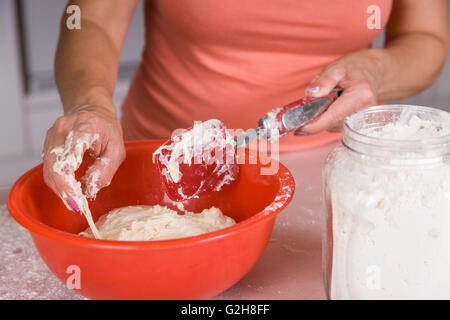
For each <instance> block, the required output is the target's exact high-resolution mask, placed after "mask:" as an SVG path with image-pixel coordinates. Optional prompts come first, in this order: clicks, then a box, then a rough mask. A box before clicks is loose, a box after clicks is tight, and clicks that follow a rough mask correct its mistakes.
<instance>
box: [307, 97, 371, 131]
mask: <svg viewBox="0 0 450 320" xmlns="http://www.w3.org/2000/svg"><path fill="white" fill-rule="evenodd" d="M365 106H367V104H366V103H365V101H361V97H360V95H359V94H358V92H355V91H350V90H344V92H343V93H342V95H341V96H340V97H339V98H338V99H337V100H336V101H335V102H334V103H333V104H331V106H330V107H329V108H328V110H327V111H325V112H324V113H323V114H322V115H320V116H319V117H318V118H317V120H315V121H314V122H312V123H310V124H309V125H307V126H305V127H303V128H302V129H301V131H303V132H306V133H308V134H314V133H318V132H322V131H325V130H339V129H340V128H341V127H342V124H343V122H344V120H345V117H346V116H347V115H349V114H350V113H352V112H353V111H355V110H357V109H360V108H362V107H365Z"/></svg>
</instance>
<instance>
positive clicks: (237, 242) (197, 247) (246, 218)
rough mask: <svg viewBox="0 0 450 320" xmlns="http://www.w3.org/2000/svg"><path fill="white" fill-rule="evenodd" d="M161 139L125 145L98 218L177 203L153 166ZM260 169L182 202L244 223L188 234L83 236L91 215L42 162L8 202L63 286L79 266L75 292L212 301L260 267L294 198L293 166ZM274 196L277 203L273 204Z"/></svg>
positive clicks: (248, 167) (243, 168) (97, 207)
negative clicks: (69, 198) (136, 238)
mask: <svg viewBox="0 0 450 320" xmlns="http://www.w3.org/2000/svg"><path fill="white" fill-rule="evenodd" d="M162 142H163V141H162V140H161V141H159V140H158V141H155V140H153V141H138V142H128V143H126V149H127V158H126V160H125V161H124V163H123V164H122V165H121V167H120V168H119V170H118V171H117V173H116V175H115V177H114V179H113V181H112V183H111V185H110V186H109V187H108V188H105V189H104V190H101V191H100V192H99V194H98V196H97V199H96V200H95V201H93V202H92V203H91V210H92V214H93V218H94V220H97V219H98V217H99V216H101V215H102V214H105V213H107V212H108V211H110V210H111V209H113V208H117V207H122V206H128V205H138V204H139V205H155V204H163V205H167V206H169V207H172V208H173V205H172V202H171V201H170V200H169V199H168V198H167V195H165V194H164V191H163V188H162V185H161V181H160V178H159V175H158V172H157V170H156V167H155V166H154V165H153V163H152V153H153V151H154V150H156V149H157V148H158V146H159V145H160V144H161V143H162ZM84 167H86V165H85V164H84ZM261 167H263V165H261V164H243V165H240V168H239V169H240V173H239V177H238V180H237V181H235V182H234V183H232V184H230V185H228V186H225V187H224V188H223V189H222V190H221V191H220V192H215V193H211V194H208V195H206V196H203V197H201V198H199V199H192V200H187V201H185V202H183V203H184V205H185V208H186V209H188V210H190V211H195V212H200V211H201V210H202V209H204V208H209V207H211V206H216V207H218V208H220V209H221V210H222V211H223V213H224V214H226V215H228V216H230V217H232V218H234V219H235V220H236V221H237V222H238V223H237V224H236V225H234V226H232V227H229V228H226V229H222V230H219V231H216V232H211V233H207V234H203V235H199V236H195V237H188V238H182V239H174V240H163V241H148V242H121V241H105V240H95V239H88V238H84V237H80V236H78V235H77V233H78V232H80V231H82V230H84V229H85V228H86V227H87V223H86V221H85V219H84V218H83V217H82V216H79V215H77V214H75V213H73V212H69V211H68V210H67V209H66V208H65V207H64V205H63V203H62V202H61V200H60V199H59V198H58V197H57V196H56V195H55V194H54V193H53V192H52V191H51V190H50V189H49V188H48V187H47V186H46V185H45V184H44V181H43V178H42V165H39V166H37V167H35V168H33V169H31V170H30V171H28V172H27V173H25V174H24V175H23V176H22V177H21V178H19V180H18V181H17V182H16V183H15V184H14V186H13V187H12V189H11V191H10V193H9V195H8V202H7V204H8V209H9V210H10V212H11V215H12V216H13V217H14V219H16V221H17V222H19V223H20V224H21V225H22V226H24V227H25V228H27V229H28V230H29V231H30V233H31V236H32V238H33V241H34V244H35V245H36V248H37V249H38V251H39V253H40V255H41V257H42V259H43V260H44V261H45V263H46V264H47V266H48V267H49V269H50V270H51V271H52V272H53V273H54V274H55V275H56V276H57V277H58V278H59V279H60V280H61V281H63V283H67V281H69V282H71V280H72V279H73V276H72V275H73V272H74V271H73V270H74V269H73V267H71V266H77V267H79V270H80V274H79V275H80V280H81V281H80V285H81V288H80V289H76V291H78V292H79V293H81V294H82V295H84V296H86V297H89V298H94V299H205V298H210V297H213V296H215V295H217V294H218V293H220V292H222V291H224V290H226V289H227V288H229V287H231V286H232V285H233V284H235V283H236V282H237V281H239V280H240V279H241V278H242V277H243V276H244V275H245V274H246V273H247V272H248V271H249V270H250V269H251V268H252V267H253V265H254V264H255V263H256V261H257V260H258V259H259V257H260V256H261V254H262V252H263V250H264V248H265V246H266V244H267V242H268V239H269V237H270V234H271V232H272V228H273V225H274V222H275V217H276V216H277V214H278V213H280V212H281V211H282V210H283V209H284V207H285V206H286V205H287V204H288V203H289V201H290V199H291V198H292V195H293V193H294V179H293V178H292V176H291V174H290V173H289V171H288V170H287V169H286V168H285V167H284V166H283V165H281V164H279V170H278V173H277V174H276V175H261V173H260V169H261ZM80 170H81V171H82V170H83V169H80ZM275 199H277V200H278V201H277V202H276V203H273V202H274V200H275ZM71 276H72V277H71ZM69 277H71V278H69Z"/></svg>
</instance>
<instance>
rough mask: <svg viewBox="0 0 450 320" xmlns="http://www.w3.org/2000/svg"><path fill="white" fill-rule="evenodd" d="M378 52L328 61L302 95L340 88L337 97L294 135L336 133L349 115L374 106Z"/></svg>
mask: <svg viewBox="0 0 450 320" xmlns="http://www.w3.org/2000/svg"><path fill="white" fill-rule="evenodd" d="M382 59H387V57H386V56H385V54H384V53H383V51H382V49H368V50H364V51H359V52H356V53H351V54H348V55H345V56H343V57H342V58H340V59H338V60H336V61H334V62H332V63H331V64H329V65H328V66H326V67H325V68H324V69H323V71H322V72H321V73H320V74H319V75H318V76H317V77H316V78H315V79H314V80H313V81H312V82H311V84H310V85H309V86H308V88H307V89H306V95H307V96H310V97H320V96H324V95H326V94H328V93H329V92H330V91H331V90H332V89H333V88H334V87H336V86H340V87H342V88H343V89H344V91H343V93H342V94H341V96H340V97H339V98H338V99H337V100H336V101H335V102H334V103H333V104H332V105H331V106H330V107H329V108H328V110H327V111H325V112H324V113H323V114H322V115H321V116H320V117H319V118H318V119H317V120H315V121H314V122H312V123H311V124H309V125H307V126H305V127H303V128H302V129H301V130H299V131H297V132H296V133H295V134H296V135H299V136H301V135H305V134H315V133H319V132H321V131H324V130H328V131H340V130H341V129H342V126H343V123H344V119H345V117H346V116H347V115H349V114H350V113H352V112H354V111H356V110H358V109H361V108H364V107H368V106H371V105H375V104H376V103H377V98H378V97H377V96H378V94H377V93H378V88H379V85H380V80H381V77H380V73H381V65H383V64H384V63H383V61H382Z"/></svg>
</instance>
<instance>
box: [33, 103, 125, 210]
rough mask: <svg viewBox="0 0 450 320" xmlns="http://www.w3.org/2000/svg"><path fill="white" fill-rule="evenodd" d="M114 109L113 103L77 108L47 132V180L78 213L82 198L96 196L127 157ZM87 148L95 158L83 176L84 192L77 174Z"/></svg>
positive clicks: (61, 118) (45, 179)
mask: <svg viewBox="0 0 450 320" xmlns="http://www.w3.org/2000/svg"><path fill="white" fill-rule="evenodd" d="M111 104H112V103H111ZM112 107H113V106H112ZM111 110H114V108H111V106H109V108H106V107H99V106H92V105H85V106H81V107H78V108H74V109H72V110H71V111H70V112H69V114H67V115H65V116H63V117H60V118H58V119H57V120H56V121H55V123H54V125H53V126H52V127H51V128H50V129H49V130H48V131H47V136H46V139H45V143H44V150H43V153H42V158H43V164H44V181H45V183H46V184H47V185H48V186H49V187H50V188H51V189H52V190H53V191H54V192H56V194H58V195H59V196H60V197H61V198H62V200H63V201H64V203H65V204H66V206H67V207H68V208H69V209H72V210H73V211H75V212H78V213H79V212H80V209H81V208H80V207H79V205H78V204H77V203H79V201H78V200H79V199H80V197H84V196H87V197H90V198H93V197H95V196H96V194H97V192H98V191H99V190H100V189H101V188H103V187H105V186H107V185H109V183H110V181H111V179H112V177H113V175H114V173H115V172H116V170H117V168H118V167H119V166H120V164H121V163H122V161H123V160H124V159H125V148H124V143H123V137H122V128H121V126H120V123H119V122H118V120H117V118H116V115H115V112H114V111H111ZM86 151H88V152H89V154H90V155H91V156H92V157H94V158H95V161H94V163H93V164H92V165H91V166H90V167H89V168H88V170H87V171H86V174H85V176H84V177H83V181H84V190H83V191H82V190H81V184H80V182H78V181H76V180H75V175H74V174H75V171H76V170H77V169H78V167H79V166H80V164H81V162H82V159H83V155H84V153H85V152H86Z"/></svg>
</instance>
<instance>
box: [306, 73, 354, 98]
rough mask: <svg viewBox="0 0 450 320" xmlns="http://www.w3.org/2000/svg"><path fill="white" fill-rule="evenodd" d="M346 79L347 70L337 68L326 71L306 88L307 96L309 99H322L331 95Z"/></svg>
mask: <svg viewBox="0 0 450 320" xmlns="http://www.w3.org/2000/svg"><path fill="white" fill-rule="evenodd" d="M344 77H345V70H344V68H342V67H339V66H335V67H330V68H327V69H325V70H324V71H323V72H322V73H321V74H319V75H318V76H317V77H316V78H315V79H314V80H313V81H312V82H311V84H310V85H309V86H308V87H307V88H306V91H305V94H306V96H309V97H322V96H325V95H327V94H328V93H330V91H331V90H333V88H334V87H336V86H337V84H338V83H339V82H340V81H342V80H343V79H344Z"/></svg>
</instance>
